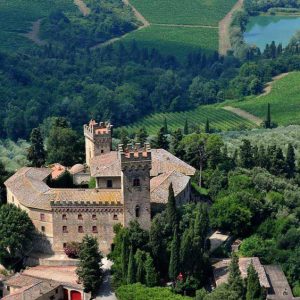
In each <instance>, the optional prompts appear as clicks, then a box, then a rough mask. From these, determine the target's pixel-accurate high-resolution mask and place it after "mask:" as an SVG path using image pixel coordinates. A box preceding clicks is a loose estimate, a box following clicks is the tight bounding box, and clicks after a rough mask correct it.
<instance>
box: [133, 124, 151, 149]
mask: <svg viewBox="0 0 300 300" xmlns="http://www.w3.org/2000/svg"><path fill="white" fill-rule="evenodd" d="M147 138H148V133H147V131H146V128H145V127H141V128H140V129H139V130H138V132H137V133H136V135H135V140H136V142H137V143H140V144H141V145H144V144H145V142H146V141H147Z"/></svg>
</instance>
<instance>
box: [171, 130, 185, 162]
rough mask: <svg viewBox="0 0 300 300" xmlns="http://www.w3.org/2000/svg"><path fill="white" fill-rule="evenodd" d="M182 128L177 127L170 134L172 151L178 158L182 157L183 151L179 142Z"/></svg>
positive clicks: (181, 136)
mask: <svg viewBox="0 0 300 300" xmlns="http://www.w3.org/2000/svg"><path fill="white" fill-rule="evenodd" d="M182 138H183V135H182V130H181V129H180V128H178V129H177V130H175V131H174V133H173V135H172V152H173V154H174V155H175V156H176V157H178V158H183V155H184V152H183V149H182V146H181V144H180V142H181V141H182Z"/></svg>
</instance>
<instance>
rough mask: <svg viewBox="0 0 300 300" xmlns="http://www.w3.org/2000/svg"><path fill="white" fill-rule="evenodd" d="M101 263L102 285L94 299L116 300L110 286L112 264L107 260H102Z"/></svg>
mask: <svg viewBox="0 0 300 300" xmlns="http://www.w3.org/2000/svg"><path fill="white" fill-rule="evenodd" d="M102 263H103V267H102V268H103V271H104V278H103V283H102V285H101V287H100V289H99V292H98V295H97V297H96V298H95V299H96V300H118V299H117V297H116V295H115V293H114V292H113V289H112V286H111V275H110V268H111V266H112V262H111V261H110V260H108V259H107V258H103V260H102Z"/></svg>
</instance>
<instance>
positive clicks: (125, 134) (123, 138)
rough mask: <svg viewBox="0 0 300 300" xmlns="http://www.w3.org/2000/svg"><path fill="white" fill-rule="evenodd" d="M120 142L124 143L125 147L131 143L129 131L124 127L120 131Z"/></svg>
mask: <svg viewBox="0 0 300 300" xmlns="http://www.w3.org/2000/svg"><path fill="white" fill-rule="evenodd" d="M120 143H121V144H122V145H123V148H126V147H127V144H128V143H129V138H128V131H127V130H126V129H124V128H122V129H121V132H120Z"/></svg>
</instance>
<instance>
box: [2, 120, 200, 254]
mask: <svg viewBox="0 0 300 300" xmlns="http://www.w3.org/2000/svg"><path fill="white" fill-rule="evenodd" d="M84 136H85V152H86V164H85V165H81V164H76V165H75V166H73V167H71V168H70V169H69V172H70V173H71V175H72V176H73V182H74V183H75V184H78V185H81V186H82V184H86V183H87V182H89V180H90V178H95V182H96V187H95V188H72V189H66V188H65V189H64V188H51V187H49V186H48V185H47V180H48V178H49V177H50V176H51V175H53V174H52V173H53V170H52V169H51V168H32V167H24V168H21V169H20V170H18V171H17V172H16V173H15V174H14V175H13V176H12V177H10V178H9V179H8V180H7V181H6V182H5V185H6V188H7V202H8V203H12V204H14V205H17V206H18V207H20V208H21V209H23V210H25V211H26V212H27V213H28V215H29V217H30V218H31V220H32V222H33V224H34V225H35V227H36V229H37V230H38V231H39V232H40V233H41V234H42V235H43V236H44V237H45V238H46V239H45V240H46V241H47V243H45V245H44V246H41V245H40V246H41V247H42V249H43V250H42V251H45V252H46V251H49V249H48V248H47V247H48V246H47V245H50V246H49V247H50V248H51V251H53V252H55V253H61V252H62V251H63V250H64V247H65V246H66V243H68V242H72V241H77V242H80V241H81V240H82V237H83V236H84V235H85V234H92V235H95V236H96V237H97V238H98V241H99V246H100V250H101V251H102V252H103V253H104V254H107V253H108V252H109V251H110V250H111V246H112V243H113V237H114V233H113V226H114V225H115V224H117V223H121V224H122V225H123V226H127V225H128V224H129V222H130V221H132V220H137V221H138V222H139V224H140V225H141V227H142V228H144V229H149V228H150V223H151V215H152V213H153V212H154V211H156V210H159V209H161V207H162V206H164V205H165V204H166V203H167V200H168V189H169V185H170V184H171V183H172V184H173V187H174V193H175V198H176V202H177V204H178V205H181V204H183V203H186V202H187V201H189V200H190V193H191V190H190V176H193V175H194V174H195V169H194V168H193V167H191V166H189V165H188V164H186V163H185V162H183V161H182V160H180V159H178V158H177V157H175V156H174V155H172V154H171V153H169V152H168V151H166V150H163V149H150V145H149V144H147V143H146V144H145V145H144V146H143V147H141V145H140V144H135V145H128V146H127V147H126V149H123V145H119V146H118V149H117V150H116V151H113V149H112V126H111V124H110V123H103V122H101V123H96V122H95V121H94V120H92V121H90V122H89V124H87V125H84ZM46 248H47V249H46Z"/></svg>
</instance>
